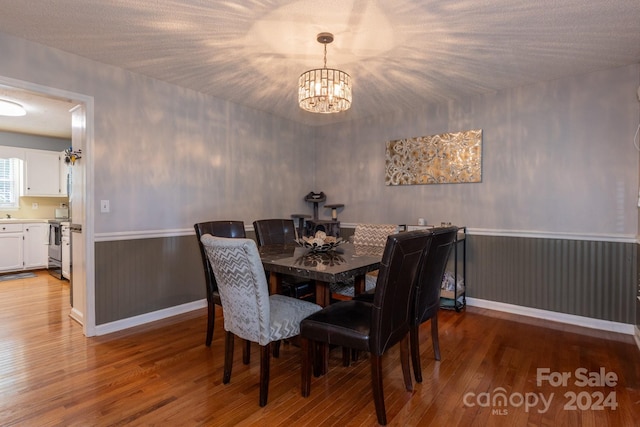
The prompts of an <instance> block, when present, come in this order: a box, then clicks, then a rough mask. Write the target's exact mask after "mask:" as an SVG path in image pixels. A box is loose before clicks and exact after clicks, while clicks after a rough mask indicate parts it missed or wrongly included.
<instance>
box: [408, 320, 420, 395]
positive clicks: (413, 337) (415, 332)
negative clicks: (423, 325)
mask: <svg viewBox="0 0 640 427" xmlns="http://www.w3.org/2000/svg"><path fill="white" fill-rule="evenodd" d="M419 327H420V325H415V326H414V325H412V326H411V329H410V330H409V339H410V341H411V345H410V347H411V361H412V362H413V376H414V377H415V379H416V382H417V383H421V382H422V366H420V336H419V335H420V333H419V332H420V331H419Z"/></svg>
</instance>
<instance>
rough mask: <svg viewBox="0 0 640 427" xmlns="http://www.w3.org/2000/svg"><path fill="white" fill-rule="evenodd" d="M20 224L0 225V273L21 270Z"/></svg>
mask: <svg viewBox="0 0 640 427" xmlns="http://www.w3.org/2000/svg"><path fill="white" fill-rule="evenodd" d="M22 248H23V240H22V224H0V271H16V270H22V269H23V252H22Z"/></svg>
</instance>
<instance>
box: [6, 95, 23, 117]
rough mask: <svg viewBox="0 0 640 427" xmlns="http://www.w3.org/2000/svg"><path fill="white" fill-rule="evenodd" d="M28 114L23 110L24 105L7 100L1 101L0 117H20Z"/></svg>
mask: <svg viewBox="0 0 640 427" xmlns="http://www.w3.org/2000/svg"><path fill="white" fill-rule="evenodd" d="M26 114H27V112H26V111H25V109H24V108H22V105H20V104H18V103H16V102H12V101H7V100H6V99H0V116H10V117H18V116H24V115H26Z"/></svg>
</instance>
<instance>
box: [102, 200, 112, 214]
mask: <svg viewBox="0 0 640 427" xmlns="http://www.w3.org/2000/svg"><path fill="white" fill-rule="evenodd" d="M109 211H110V208H109V201H108V200H100V212H102V213H109Z"/></svg>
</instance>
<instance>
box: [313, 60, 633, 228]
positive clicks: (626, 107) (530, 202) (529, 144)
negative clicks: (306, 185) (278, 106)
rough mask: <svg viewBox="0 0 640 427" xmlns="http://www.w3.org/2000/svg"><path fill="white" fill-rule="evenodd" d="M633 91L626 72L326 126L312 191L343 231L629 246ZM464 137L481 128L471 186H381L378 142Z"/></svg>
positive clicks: (380, 145)
mask: <svg viewBox="0 0 640 427" xmlns="http://www.w3.org/2000/svg"><path fill="white" fill-rule="evenodd" d="M639 80H640V66H638V65H632V66H628V67H623V68H617V69H611V70H604V71H601V72H597V73H591V74H585V75H580V76H573V77H569V78H565V79H562V80H556V81H551V82H542V83H536V84H532V85H529V86H526V87H520V88H514V89H511V90H507V91H502V92H498V93H494V94H489V95H484V96H477V97H474V98H470V99H466V100H461V101H451V102H450V103H448V104H442V105H425V106H424V108H422V109H419V110H414V111H403V112H399V113H398V114H396V115H393V116H386V117H375V118H370V119H367V120H360V121H354V122H350V123H347V124H342V125H332V126H325V127H323V128H321V129H319V135H318V142H317V145H318V148H317V168H318V173H317V177H316V179H317V185H316V188H317V190H322V191H324V192H325V193H326V194H327V196H328V197H327V201H328V202H330V203H345V208H344V211H342V212H340V214H339V218H340V219H341V220H342V221H345V222H358V221H362V222H384V223H388V222H391V223H399V224H402V223H414V224H415V223H416V222H417V218H418V217H424V218H427V220H428V221H429V222H430V223H434V224H439V223H440V222H441V221H450V222H452V223H454V224H458V225H466V226H468V227H470V228H474V229H487V230H518V231H523V230H526V231H542V232H556V233H578V234H589V235H593V234H604V235H623V236H626V237H635V236H636V235H637V229H638V207H637V203H638V173H639V172H638V151H637V150H636V149H635V148H634V145H633V137H634V133H635V131H636V127H637V126H638V121H639V117H640V103H638V100H637V98H636V89H637V87H638V84H640V81H639ZM354 102H357V94H356V93H355V91H354ZM469 129H483V158H482V163H483V164H482V168H483V170H482V182H481V183H477V184H438V185H414V186H396V187H391V186H385V185H384V167H385V159H384V155H385V143H386V142H387V141H389V140H395V139H400V138H407V137H415V136H424V135H434V134H439V133H443V132H457V131H463V130H469Z"/></svg>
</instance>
